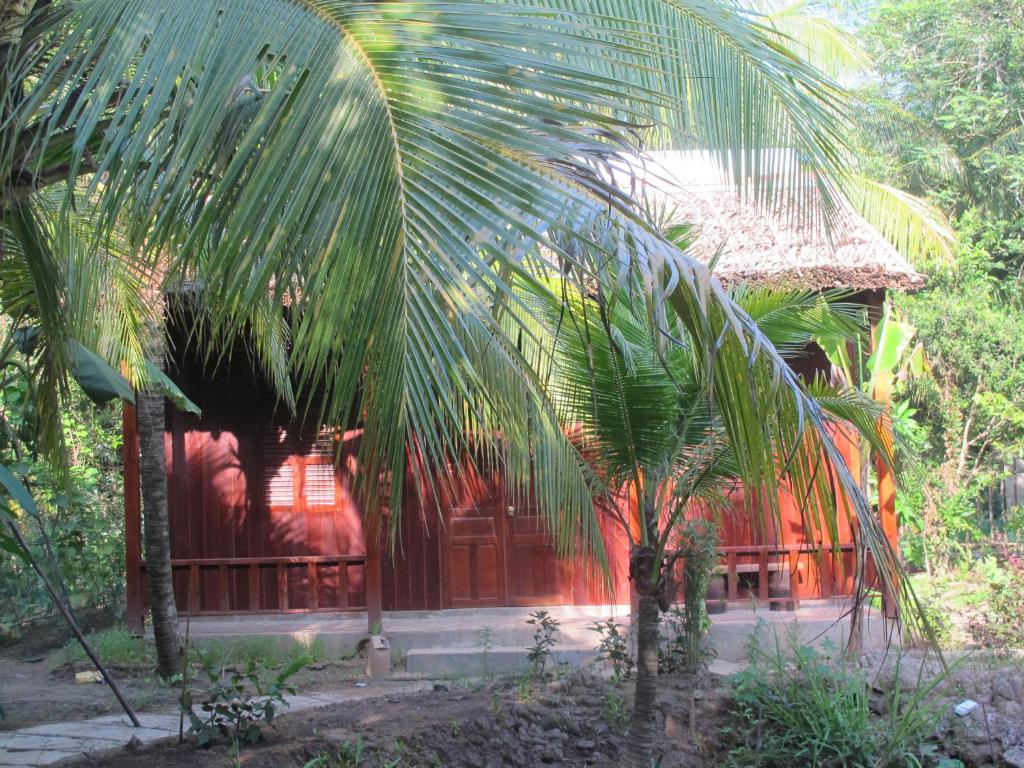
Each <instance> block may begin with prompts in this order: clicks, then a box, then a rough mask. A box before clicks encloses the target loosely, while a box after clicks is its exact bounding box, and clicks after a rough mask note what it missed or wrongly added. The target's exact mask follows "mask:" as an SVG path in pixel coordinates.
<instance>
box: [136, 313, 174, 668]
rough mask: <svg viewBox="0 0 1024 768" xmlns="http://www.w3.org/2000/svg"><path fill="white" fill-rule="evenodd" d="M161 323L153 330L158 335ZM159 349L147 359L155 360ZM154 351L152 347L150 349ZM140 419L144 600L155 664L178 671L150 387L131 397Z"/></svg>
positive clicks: (158, 421)
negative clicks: (146, 599) (149, 615)
mask: <svg viewBox="0 0 1024 768" xmlns="http://www.w3.org/2000/svg"><path fill="white" fill-rule="evenodd" d="M162 333H163V329H162V328H160V329H158V330H156V331H155V332H154V333H153V334H152V335H153V336H154V337H155V338H157V339H159V338H161V334H162ZM154 346H156V347H158V349H159V352H160V353H159V354H153V355H152V356H151V358H150V359H152V360H154V362H157V364H159V362H160V360H161V358H162V348H163V345H162V344H159V345H154ZM154 351H156V350H154ZM136 404H137V414H138V423H139V453H140V462H139V474H140V484H141V486H142V514H143V544H144V549H145V552H146V577H147V580H148V582H149V606H150V611H151V612H152V615H153V639H154V640H155V642H156V658H157V670H158V671H159V673H160V676H161V677H163V678H168V677H172V676H174V675H176V674H178V673H179V672H181V638H180V636H179V635H178V610H177V607H176V606H175V604H174V582H173V579H172V575H171V532H170V522H169V519H168V514H167V468H166V466H165V464H164V407H165V406H164V397H163V394H161V393H160V392H157V391H155V390H152V389H149V390H143V391H140V392H139V393H138V397H137V399H136Z"/></svg>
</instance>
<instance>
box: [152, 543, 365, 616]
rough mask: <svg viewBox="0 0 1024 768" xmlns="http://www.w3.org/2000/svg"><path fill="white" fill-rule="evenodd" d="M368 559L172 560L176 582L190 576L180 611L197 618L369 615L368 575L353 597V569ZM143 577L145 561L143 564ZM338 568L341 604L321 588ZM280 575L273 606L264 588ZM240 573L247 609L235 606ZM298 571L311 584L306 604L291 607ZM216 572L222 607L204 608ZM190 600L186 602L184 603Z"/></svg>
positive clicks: (305, 593) (306, 587)
mask: <svg viewBox="0 0 1024 768" xmlns="http://www.w3.org/2000/svg"><path fill="white" fill-rule="evenodd" d="M365 565H366V556H365V555H308V556H297V557H226V558H191V559H175V560H172V561H171V569H172V571H173V572H174V574H175V576H176V578H175V584H178V583H179V578H177V576H178V574H181V573H182V572H186V573H187V574H188V578H187V582H186V583H187V585H188V586H187V592H186V595H182V594H181V593H180V589H179V590H177V592H178V594H177V599H178V610H179V612H181V613H183V614H184V613H189V612H191V614H192V615H193V616H209V615H222V614H228V613H297V612H302V613H315V612H323V611H332V612H334V611H364V610H366V582H365V574H364V575H363V579H362V582H363V583H362V589H361V590H360V595H359V596H358V597H357V599H356V600H353V599H352V597H354V596H350V594H349V583H350V579H349V569H350V568H353V567H364V566H365ZM141 568H142V570H143V573H144V572H145V568H146V565H145V563H142V564H141ZM331 568H333V569H336V573H337V579H336V580H335V581H334V583H332V584H331V585H330V589H329V590H327V591H330V592H333V593H334V595H335V597H336V599H335V600H330V601H328V600H324V599H323V592H324V591H325V590H322V589H321V581H322V578H321V576H322V575H323V571H325V570H326V569H331ZM269 570H272V571H273V572H274V574H275V576H274V579H273V582H274V584H275V587H276V597H277V601H276V605H271V602H272V601H271V600H268V599H265V598H267V597H268V595H267V594H266V592H267V590H266V588H265V587H264V584H265V582H266V581H268V580H269V579H266V573H267V571H269ZM239 571H243V572H244V573H245V574H246V579H247V589H246V591H245V601H244V602H245V605H239V604H238V603H239V602H241V600H240V599H237V600H236V602H235V604H234V605H232V594H233V593H232V589H231V585H232V579H233V577H234V578H237V575H238V573H239ZM297 572H300V573H303V574H304V575H305V583H304V584H302V585H301V589H300V591H301V593H302V594H303V596H304V597H305V600H303V601H297V602H302V603H304V604H303V605H300V606H298V607H296V606H293V605H291V604H290V603H291V598H290V595H291V592H292V586H293V585H292V584H291V583H290V581H291V579H290V577H291V576H292V575H294V574H296V573H297ZM211 573H215V574H216V580H217V581H216V584H217V589H216V593H217V604H216V606H213V607H211V606H209V605H204V604H203V599H202V594H203V591H204V590H203V586H204V579H205V578H207V577H208V576H209V575H210V574H211ZM183 598H184V599H183Z"/></svg>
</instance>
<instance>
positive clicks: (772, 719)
mask: <svg viewBox="0 0 1024 768" xmlns="http://www.w3.org/2000/svg"><path fill="white" fill-rule="evenodd" d="M826 650H827V649H826ZM788 651H789V652H788V653H786V652H785V651H784V648H783V647H782V645H781V644H780V643H776V644H775V647H774V649H771V650H768V651H766V650H763V649H762V648H761V646H760V644H759V642H758V635H757V634H755V638H754V640H753V641H752V643H751V648H750V666H749V667H747V669H745V670H744V671H743V672H741V673H739V674H738V675H737V676H736V680H735V709H734V714H735V716H736V719H737V723H736V725H735V728H734V733H735V736H736V738H737V741H738V742H739V743H738V745H737V746H736V747H735V748H734V749H733V750H732V751H731V752H730V753H729V758H728V764H729V765H730V766H737V767H738V766H743V767H745V768H746V767H751V766H754V767H756V768H888V767H892V768H895V767H896V766H900V767H901V768H903V767H904V766H911V767H914V766H921V765H923V764H924V763H923V762H922V760H923V758H924V756H925V755H926V754H929V753H931V752H932V751H933V748H932V746H931V745H930V744H929V740H930V739H931V738H932V736H933V735H934V734H935V731H936V727H937V725H938V722H939V719H940V715H941V703H938V702H936V701H935V697H933V696H931V694H932V692H933V691H934V689H935V687H936V686H937V685H938V684H939V683H940V682H941V681H942V679H943V677H942V676H939V677H937V678H936V679H934V680H928V681H925V680H923V679H919V680H918V685H917V686H916V687H915V689H914V690H913V691H912V692H909V693H908V692H905V691H902V690H900V687H899V686H898V685H895V686H893V689H892V690H891V691H885V692H876V691H875V690H874V689H873V688H872V686H871V684H870V682H869V680H868V679H867V677H866V676H865V675H864V674H862V673H861V672H859V671H858V670H855V669H851V668H849V667H848V666H847V665H846V664H844V663H843V662H841V661H837V660H835V659H831V658H829V657H828V656H826V655H824V654H823V653H821V652H819V651H818V650H816V649H814V648H812V647H808V646H801V645H799V644H798V643H797V642H796V640H795V638H792V639H791V640H790V643H789V648H788ZM896 679H897V680H899V674H898V669H897V678H896Z"/></svg>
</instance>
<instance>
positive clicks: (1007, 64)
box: [846, 0, 1024, 561]
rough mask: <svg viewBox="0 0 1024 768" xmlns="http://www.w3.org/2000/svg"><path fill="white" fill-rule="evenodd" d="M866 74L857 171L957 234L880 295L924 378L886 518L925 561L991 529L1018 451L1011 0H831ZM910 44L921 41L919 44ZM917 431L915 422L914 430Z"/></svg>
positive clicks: (1018, 102)
mask: <svg viewBox="0 0 1024 768" xmlns="http://www.w3.org/2000/svg"><path fill="white" fill-rule="evenodd" d="M846 10H847V15H846V18H847V20H848V21H849V22H850V23H851V25H852V26H853V27H854V29H855V30H856V32H857V35H858V36H859V37H860V38H861V39H862V41H863V42H864V44H865V45H866V46H867V47H868V48H869V49H870V53H871V58H872V60H873V62H874V64H875V67H876V74H875V75H874V77H873V78H872V79H871V80H870V81H869V84H868V85H867V86H865V87H864V89H863V93H862V97H863V99H864V101H865V103H866V104H868V106H869V109H868V110H866V111H865V118H866V119H865V122H864V125H863V129H864V130H862V131H861V134H860V135H861V137H862V138H861V142H862V145H863V146H862V150H861V152H862V155H863V156H864V157H865V158H866V162H865V167H866V168H867V169H868V170H869V172H870V174H871V175H872V176H873V178H874V179H876V180H878V182H879V183H882V184H885V185H887V186H889V187H891V188H894V189H899V190H905V191H908V192H910V193H913V194H916V195H922V196H925V197H927V198H928V199H929V200H930V201H931V202H932V204H934V205H936V206H938V207H939V208H940V209H941V210H942V211H944V212H945V214H946V215H948V216H949V217H950V218H951V219H952V221H953V223H954V227H955V231H956V234H957V237H958V240H959V243H960V246H959V249H958V250H957V252H956V254H955V258H953V259H949V258H947V259H944V260H937V261H936V260H933V261H932V262H931V263H930V264H925V265H924V266H925V267H927V268H928V271H929V283H928V286H927V287H926V289H925V290H923V291H921V292H919V293H917V294H914V295H908V296H898V297H896V298H895V302H894V303H895V306H896V308H897V310H898V311H900V312H901V313H902V315H903V317H904V318H905V319H906V320H907V321H908V322H909V323H911V324H912V325H914V326H916V327H917V329H918V334H919V337H920V339H921V340H922V342H923V344H924V346H925V349H926V352H927V354H928V357H929V359H930V361H931V364H932V376H930V377H925V378H921V379H918V380H916V381H914V382H907V383H906V384H905V385H903V386H902V387H901V388H900V389H898V397H899V398H901V399H903V400H906V401H908V405H907V406H906V407H912V408H913V409H914V419H915V420H914V421H910V420H907V421H905V422H903V423H904V424H906V426H907V427H908V429H909V430H910V431H912V432H913V433H914V434H913V435H911V437H912V438H913V439H915V440H916V441H917V443H918V445H919V447H920V449H921V451H922V453H923V457H924V462H923V463H922V464H921V465H920V466H918V467H915V468H913V469H912V472H914V479H913V481H912V482H911V486H913V487H915V488H920V489H921V490H920V493H911V494H907V495H904V496H903V498H902V500H901V508H900V514H901V519H903V520H904V521H905V522H906V523H909V524H910V526H911V528H912V529H916V530H917V532H918V533H919V537H917V538H916V540H915V537H913V536H908V537H906V538H905V541H908V542H910V546H911V548H910V549H909V550H908V552H909V554H910V555H911V556H912V557H913V558H914V559H915V560H918V561H923V560H924V559H925V554H926V551H927V548H929V547H930V548H931V549H932V550H934V552H933V554H935V555H937V556H938V558H939V559H940V560H948V559H949V557H951V556H953V555H955V553H956V550H957V545H956V541H958V540H959V541H963V540H965V539H972V538H975V537H978V536H979V535H981V534H982V533H983V532H987V531H989V530H990V529H991V528H992V526H993V524H994V525H995V527H996V528H997V529H998V528H999V527H1000V512H1001V510H1000V509H999V505H998V499H999V494H998V482H999V480H1000V479H1001V477H1002V475H1003V464H1004V461H1005V460H1006V459H1007V458H1010V457H1013V456H1019V455H1021V451H1022V449H1024V418H1022V417H1024V389H1022V387H1021V384H1022V382H1021V373H1020V371H1021V369H1022V368H1021V365H1022V363H1024V347H1022V346H1021V338H1022V331H1024V313H1022V303H1021V301H1022V297H1024V295H1022V287H1024V283H1022V275H1024V273H1022V270H1024V154H1022V152H1021V146H1022V145H1021V138H1022V137H1024V48H1022V46H1021V36H1022V26H1021V19H1022V18H1024V16H1022V14H1024V4H1022V3H1021V2H1019V0H1011V1H1010V2H990V1H988V0H965V1H964V2H958V3H945V2H937V1H936V2H933V1H932V0H915V1H914V2H910V1H909V0H883V1H879V2H855V3H849V4H847V5H846ZM922 41H927V44H925V43H923V42H922ZM918 423H919V424H920V425H921V429H915V425H916V424H918Z"/></svg>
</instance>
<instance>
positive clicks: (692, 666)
mask: <svg viewBox="0 0 1024 768" xmlns="http://www.w3.org/2000/svg"><path fill="white" fill-rule="evenodd" d="M676 540H677V541H678V542H679V547H678V550H677V552H676V553H675V557H678V558H681V559H682V561H683V606H682V607H681V608H680V607H678V606H674V607H672V608H670V609H669V610H668V611H666V613H665V623H666V625H667V627H668V630H669V631H668V633H667V635H665V637H664V639H663V642H662V645H661V647H659V649H658V668H659V670H660V671H661V672H687V673H689V674H696V673H697V672H700V671H701V670H702V669H704V668H706V667H707V665H708V663H710V661H711V659H712V658H713V656H714V651H713V650H712V649H710V648H708V647H707V645H706V644H705V642H704V637H705V635H707V633H708V630H709V629H710V628H711V619H710V618H709V617H708V611H707V606H706V605H705V600H706V599H707V596H708V583H709V582H710V580H711V577H712V575H713V574H714V572H715V568H716V567H717V566H718V530H717V529H716V527H715V526H713V525H709V524H708V523H707V522H706V521H704V520H687V521H686V522H685V523H683V524H682V525H680V526H679V529H678V531H677V532H676Z"/></svg>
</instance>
